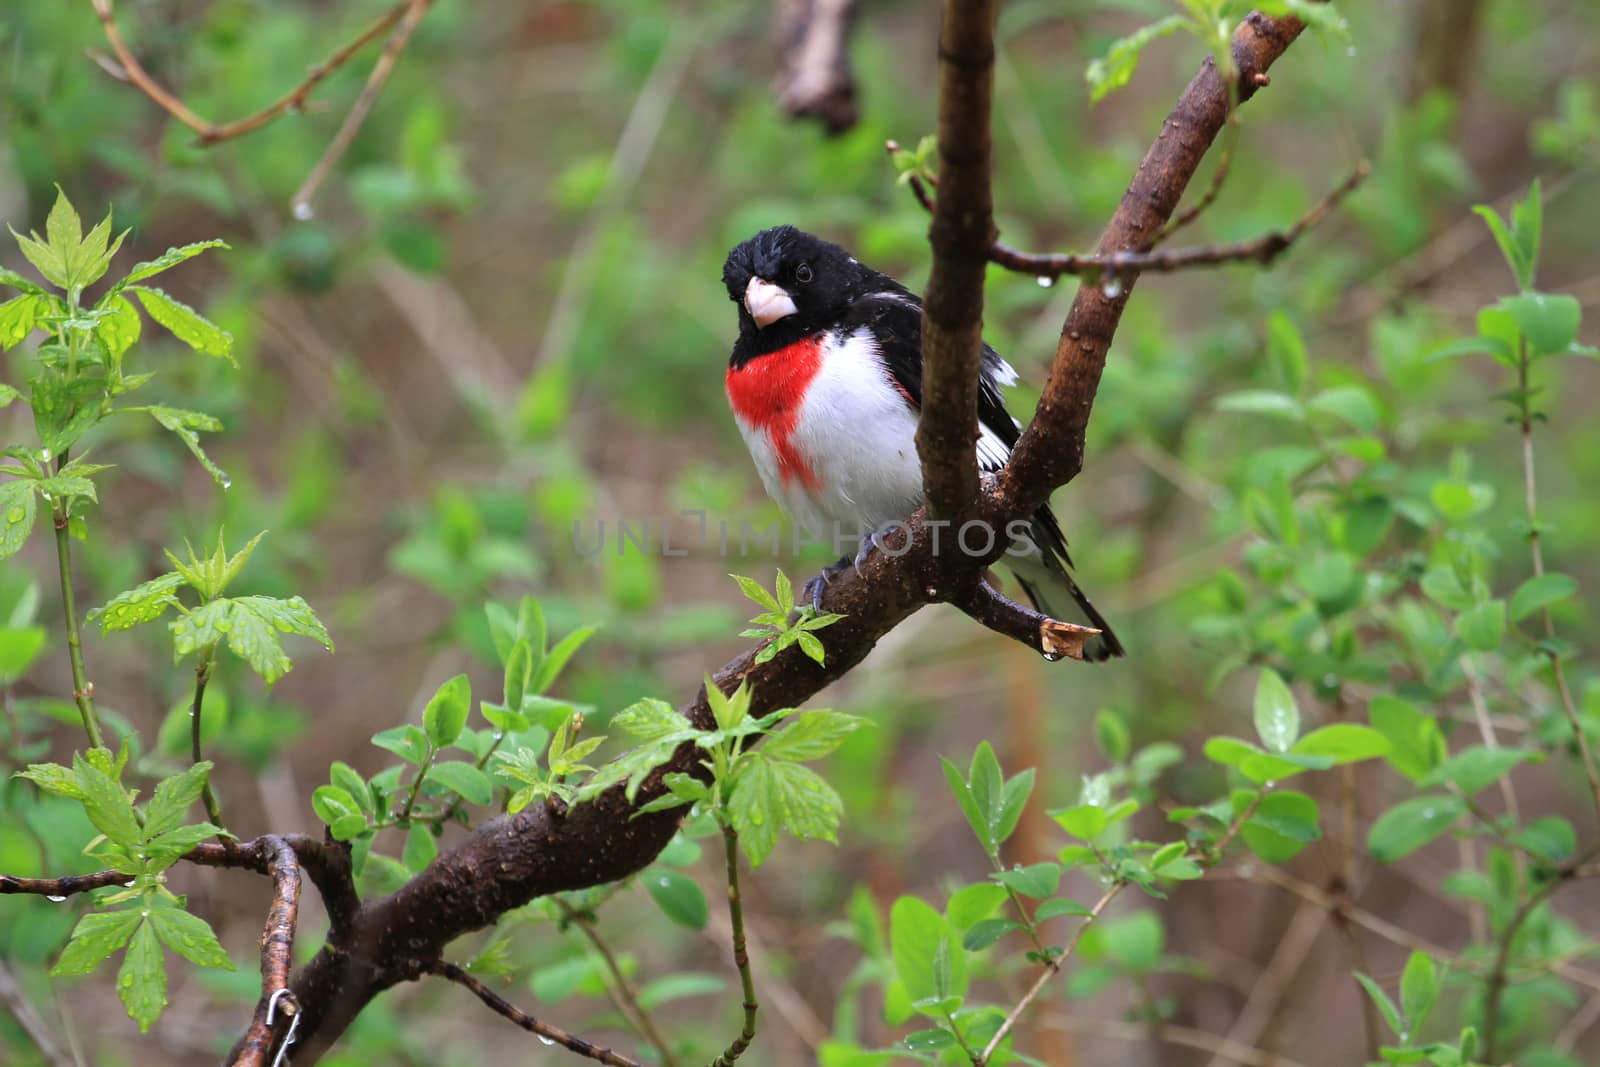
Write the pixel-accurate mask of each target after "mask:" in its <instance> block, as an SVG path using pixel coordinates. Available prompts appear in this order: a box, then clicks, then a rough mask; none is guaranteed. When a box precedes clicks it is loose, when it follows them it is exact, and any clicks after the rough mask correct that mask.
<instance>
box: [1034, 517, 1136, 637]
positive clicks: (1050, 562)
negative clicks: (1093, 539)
mask: <svg viewBox="0 0 1600 1067" xmlns="http://www.w3.org/2000/svg"><path fill="white" fill-rule="evenodd" d="M1030 526H1031V527H1032V529H1033V539H1034V543H1035V544H1037V545H1038V546H1039V552H1040V554H1041V555H1042V556H1043V557H1044V565H1045V567H1046V569H1047V570H1049V572H1050V577H1051V578H1052V579H1054V580H1055V582H1056V583H1057V584H1059V585H1061V586H1063V587H1064V588H1065V589H1066V591H1067V593H1068V595H1069V596H1071V597H1072V600H1073V603H1075V604H1077V605H1078V610H1080V611H1082V612H1083V614H1084V617H1085V618H1087V619H1088V620H1089V624H1090V625H1091V626H1093V627H1095V629H1097V630H1099V631H1100V635H1099V636H1098V637H1096V638H1095V639H1094V640H1092V641H1090V642H1089V644H1088V645H1086V646H1085V647H1084V658H1085V659H1088V660H1093V661H1095V662H1101V661H1103V660H1108V659H1112V658H1115V657H1119V656H1125V655H1127V654H1128V653H1127V650H1126V649H1125V648H1123V646H1122V642H1121V641H1120V640H1118V638H1117V635H1116V633H1115V632H1114V631H1113V630H1112V629H1111V624H1110V623H1108V622H1106V619H1105V616H1104V615H1101V614H1100V612H1099V611H1098V610H1097V609H1096V608H1095V606H1094V603H1093V602H1092V601H1090V599H1089V597H1088V596H1087V595H1086V594H1085V593H1084V591H1083V590H1082V589H1081V588H1079V587H1078V583H1077V582H1075V581H1074V580H1073V578H1072V574H1071V572H1070V571H1068V569H1067V568H1068V567H1070V566H1071V565H1072V558H1071V557H1070V556H1068V555H1067V541H1066V538H1065V537H1063V536H1062V534H1061V525H1060V523H1058V522H1057V521H1056V517H1055V514H1054V513H1053V512H1051V510H1050V508H1049V505H1046V506H1044V507H1041V508H1040V509H1039V510H1038V511H1036V512H1034V514H1033V521H1032V523H1030ZM1017 581H1018V582H1019V583H1020V584H1021V586H1022V591H1023V592H1025V593H1027V594H1028V599H1029V600H1030V601H1032V602H1033V607H1034V610H1036V611H1041V612H1044V613H1045V614H1047V615H1052V616H1053V617H1058V616H1054V610H1055V609H1054V608H1053V606H1052V605H1051V604H1050V600H1049V598H1048V597H1041V596H1040V592H1041V590H1040V589H1039V583H1038V582H1029V581H1026V580H1024V579H1023V578H1022V577H1021V576H1020V575H1019V576H1018V578H1017ZM1063 621H1066V620H1063Z"/></svg>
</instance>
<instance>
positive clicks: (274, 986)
mask: <svg viewBox="0 0 1600 1067" xmlns="http://www.w3.org/2000/svg"><path fill="white" fill-rule="evenodd" d="M260 840H261V846H262V850H263V851H264V852H266V853H267V854H268V855H269V856H270V859H268V861H267V870H268V872H269V873H270V874H271V875H272V884H273V893H272V907H271V908H269V909H268V910H267V924H266V928H265V929H264V930H262V932H261V999H260V1000H259V1001H258V1002H257V1004H256V1013H255V1017H254V1018H252V1019H251V1020H250V1028H249V1029H248V1030H246V1031H245V1035H244V1040H243V1041H242V1042H241V1044H240V1048H239V1050H238V1054H237V1055H235V1056H234V1058H233V1060H232V1061H231V1062H232V1064H233V1065H234V1067H261V1065H264V1064H266V1063H267V1062H268V1058H269V1057H270V1056H271V1055H272V1049H273V1046H274V1045H277V1044H279V1043H280V1041H282V1042H289V1041H293V1040H294V1036H295V1032H296V1030H298V1028H299V1022H298V1016H299V1014H300V1005H299V1003H298V1002H296V1000H295V998H294V994H293V993H291V992H290V991H289V953H290V952H291V951H292V950H293V948H294V929H295V923H296V921H297V920H298V918H299V915H300V861H299V860H298V859H297V858H296V856H295V851H294V849H293V847H291V846H290V844H289V842H287V841H285V840H284V839H283V838H281V837H278V836H275V835H272V834H268V835H267V836H266V837H263V838H261V839H260ZM280 1016H281V1017H282V1018H283V1019H285V1020H287V1022H286V1023H284V1024H282V1025H278V1019H279V1017H280Z"/></svg>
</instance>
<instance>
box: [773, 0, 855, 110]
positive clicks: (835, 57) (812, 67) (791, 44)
mask: <svg viewBox="0 0 1600 1067" xmlns="http://www.w3.org/2000/svg"><path fill="white" fill-rule="evenodd" d="M855 13H856V0H783V3H782V4H780V5H779V11H778V17H779V20H780V23H781V27H782V28H781V30H780V31H779V32H780V34H781V36H782V38H783V59H784V63H783V71H782V72H781V73H780V74H779V75H778V80H777V84H776V89H777V93H778V106H779V107H781V108H783V110H784V113H785V114H787V115H788V116H789V117H790V118H816V119H821V120H822V122H823V124H824V125H825V126H827V128H828V132H829V133H843V132H844V131H845V130H848V129H849V128H850V127H852V126H854V125H855V124H856V120H857V119H858V118H859V117H860V112H859V110H858V109H857V107H856V80H855V75H854V74H852V73H851V71H850V30H851V27H852V25H853V24H854V22H855Z"/></svg>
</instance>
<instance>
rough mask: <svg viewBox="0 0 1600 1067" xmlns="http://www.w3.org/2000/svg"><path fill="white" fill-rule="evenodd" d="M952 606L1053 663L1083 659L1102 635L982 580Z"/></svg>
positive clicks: (957, 598) (958, 596) (961, 594)
mask: <svg viewBox="0 0 1600 1067" xmlns="http://www.w3.org/2000/svg"><path fill="white" fill-rule="evenodd" d="M950 602H951V603H952V604H954V605H955V606H956V607H958V608H960V609H961V610H962V611H964V612H966V614H967V615H968V616H970V617H971V618H972V619H974V620H975V621H977V622H981V623H982V624H983V625H985V626H987V627H988V628H989V629H991V630H993V631H994V632H995V633H997V634H1004V635H1005V636H1007V637H1009V638H1011V639H1012V640H1014V641H1020V642H1022V643H1023V644H1025V645H1027V646H1028V647H1029V648H1031V649H1033V650H1034V651H1035V652H1037V653H1039V655H1041V656H1043V657H1044V658H1045V659H1049V660H1057V659H1061V658H1062V657H1066V658H1067V659H1078V660H1081V659H1083V646H1084V642H1086V641H1088V640H1089V638H1091V637H1093V636H1094V635H1095V634H1097V633H1099V632H1100V631H1099V630H1096V629H1095V628H1094V627H1092V626H1078V625H1076V624H1074V623H1070V622H1062V621H1060V620H1059V619H1052V618H1050V616H1048V615H1043V614H1040V613H1039V612H1037V611H1035V610H1033V609H1032V608H1030V607H1028V606H1027V605H1026V604H1019V603H1017V602H1016V601H1015V600H1012V599H1011V598H1010V597H1008V596H1006V595H1005V594H1004V593H1002V592H1000V591H999V590H998V589H996V588H995V587H994V586H992V585H990V584H989V583H988V582H986V581H984V580H983V579H981V578H980V579H978V581H976V582H974V583H972V584H971V585H970V586H968V587H967V588H966V589H965V590H963V591H962V592H961V593H960V594H959V595H957V596H955V597H952V598H951V601H950Z"/></svg>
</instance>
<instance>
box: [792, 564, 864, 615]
mask: <svg viewBox="0 0 1600 1067" xmlns="http://www.w3.org/2000/svg"><path fill="white" fill-rule="evenodd" d="M849 565H850V560H849V559H848V558H840V559H839V560H838V561H837V562H834V563H830V564H828V565H827V566H826V567H824V568H822V569H821V570H820V571H818V572H817V573H816V574H814V575H812V577H811V580H810V581H809V582H807V583H806V584H805V585H803V586H801V587H800V597H801V599H802V600H809V601H810V602H811V609H812V610H813V611H815V612H817V613H819V614H820V613H821V612H822V591H823V590H824V589H827V588H828V583H829V582H831V581H833V580H834V579H835V578H837V577H838V576H839V574H840V572H842V571H843V570H844V569H845V568H846V567H848V566H849ZM857 569H858V570H859V569H860V568H859V564H858V565H857Z"/></svg>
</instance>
